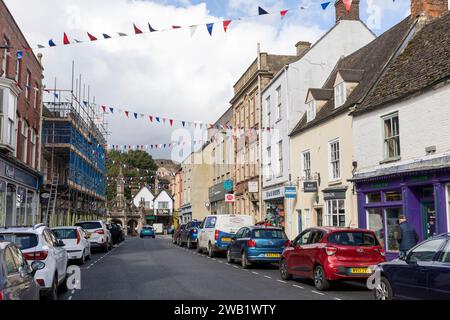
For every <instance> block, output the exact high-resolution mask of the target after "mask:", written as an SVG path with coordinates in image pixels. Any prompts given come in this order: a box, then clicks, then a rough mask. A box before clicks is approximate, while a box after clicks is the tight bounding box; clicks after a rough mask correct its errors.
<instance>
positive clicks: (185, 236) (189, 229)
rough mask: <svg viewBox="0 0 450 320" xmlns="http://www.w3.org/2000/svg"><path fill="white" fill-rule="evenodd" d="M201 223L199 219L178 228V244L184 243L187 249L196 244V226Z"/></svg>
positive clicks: (182, 244)
mask: <svg viewBox="0 0 450 320" xmlns="http://www.w3.org/2000/svg"><path fill="white" fill-rule="evenodd" d="M201 224H202V222H201V221H191V222H188V223H187V224H186V225H185V227H184V228H183V229H181V230H180V235H179V239H180V240H179V244H180V245H181V246H184V245H186V246H187V247H188V248H189V249H192V248H193V247H194V246H196V245H197V235H198V228H199V227H200V225H201Z"/></svg>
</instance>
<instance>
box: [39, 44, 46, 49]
mask: <svg viewBox="0 0 450 320" xmlns="http://www.w3.org/2000/svg"><path fill="white" fill-rule="evenodd" d="M37 47H38V48H39V49H44V48H45V46H43V45H42V44H38V45H37Z"/></svg>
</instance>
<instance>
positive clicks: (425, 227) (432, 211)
mask: <svg viewBox="0 0 450 320" xmlns="http://www.w3.org/2000/svg"><path fill="white" fill-rule="evenodd" d="M421 208H422V235H423V238H424V239H429V238H431V237H433V236H435V235H436V234H437V228H436V207H435V204H434V201H423V202H422V203H421Z"/></svg>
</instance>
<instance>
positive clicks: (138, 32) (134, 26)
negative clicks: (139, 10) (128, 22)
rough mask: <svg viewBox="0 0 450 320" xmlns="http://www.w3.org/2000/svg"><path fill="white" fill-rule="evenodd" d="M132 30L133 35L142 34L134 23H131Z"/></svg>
mask: <svg viewBox="0 0 450 320" xmlns="http://www.w3.org/2000/svg"><path fill="white" fill-rule="evenodd" d="M133 28H134V33H135V34H142V33H143V32H142V30H141V29H139V28H138V27H136V25H135V24H134V23H133Z"/></svg>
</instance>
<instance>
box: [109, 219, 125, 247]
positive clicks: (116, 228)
mask: <svg viewBox="0 0 450 320" xmlns="http://www.w3.org/2000/svg"><path fill="white" fill-rule="evenodd" d="M108 229H109V232H111V238H112V242H113V244H118V243H121V242H122V241H124V240H125V232H124V231H123V229H122V226H121V225H120V224H117V223H111V225H110V226H109V227H108Z"/></svg>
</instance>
